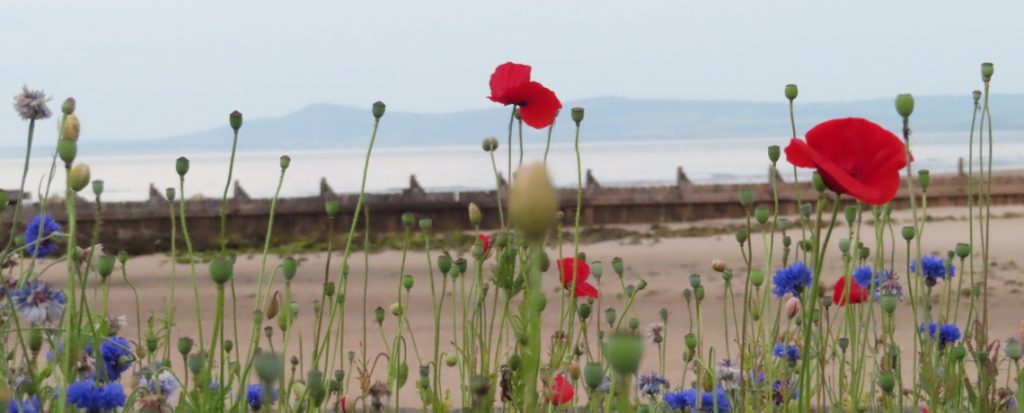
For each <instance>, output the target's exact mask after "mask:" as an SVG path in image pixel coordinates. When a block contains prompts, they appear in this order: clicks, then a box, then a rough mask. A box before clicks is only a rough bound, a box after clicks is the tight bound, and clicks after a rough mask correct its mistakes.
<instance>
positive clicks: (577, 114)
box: [572, 107, 583, 126]
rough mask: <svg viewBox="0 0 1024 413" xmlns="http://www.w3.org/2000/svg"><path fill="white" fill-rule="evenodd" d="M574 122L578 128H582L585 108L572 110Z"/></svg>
mask: <svg viewBox="0 0 1024 413" xmlns="http://www.w3.org/2000/svg"><path fill="white" fill-rule="evenodd" d="M572 121H573V122H576V126H580V122H583V108H580V107H576V108H572Z"/></svg>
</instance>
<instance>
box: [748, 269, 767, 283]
mask: <svg viewBox="0 0 1024 413" xmlns="http://www.w3.org/2000/svg"><path fill="white" fill-rule="evenodd" d="M750 283H751V284H753V285H754V287H760V286H761V284H763V283H764V272H762V271H761V270H759V269H753V270H750Z"/></svg>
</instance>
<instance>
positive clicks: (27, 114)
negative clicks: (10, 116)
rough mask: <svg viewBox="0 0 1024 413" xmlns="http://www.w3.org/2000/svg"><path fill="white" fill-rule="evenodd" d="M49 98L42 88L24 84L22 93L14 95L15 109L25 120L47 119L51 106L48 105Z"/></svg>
mask: <svg viewBox="0 0 1024 413" xmlns="http://www.w3.org/2000/svg"><path fill="white" fill-rule="evenodd" d="M49 100H50V98H48V97H46V93H44V92H43V91H42V90H30V89H29V88H28V86H22V87H21V93H19V94H17V95H16V96H14V110H15V111H16V112H18V114H19V115H21V118H22V119H25V120H37V119H46V118H48V117H50V108H48V107H46V102H48V101H49Z"/></svg>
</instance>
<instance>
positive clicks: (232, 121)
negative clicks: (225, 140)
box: [228, 110, 242, 132]
mask: <svg viewBox="0 0 1024 413" xmlns="http://www.w3.org/2000/svg"><path fill="white" fill-rule="evenodd" d="M228 124H229V125H231V129H234V130H235V132H238V130H239V129H242V112H239V111H237V110H236V111H234V112H231V114H230V115H228Z"/></svg>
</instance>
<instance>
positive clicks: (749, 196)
mask: <svg viewBox="0 0 1024 413" xmlns="http://www.w3.org/2000/svg"><path fill="white" fill-rule="evenodd" d="M740 205H743V207H744V208H750V206H751V205H754V192H753V191H751V190H749V189H744V190H741V191H740Z"/></svg>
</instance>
